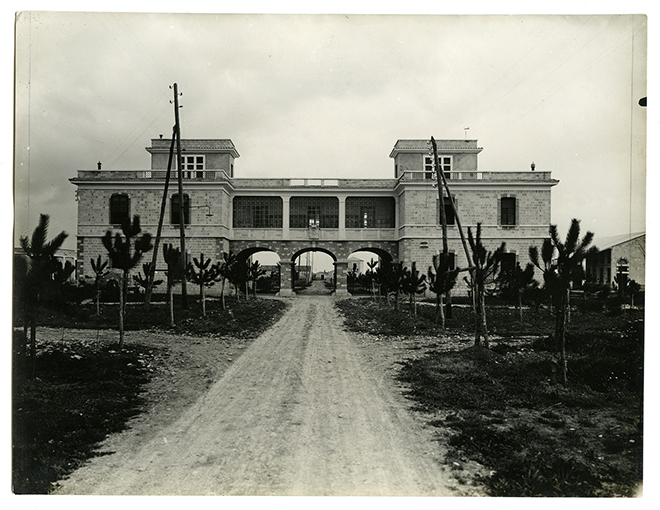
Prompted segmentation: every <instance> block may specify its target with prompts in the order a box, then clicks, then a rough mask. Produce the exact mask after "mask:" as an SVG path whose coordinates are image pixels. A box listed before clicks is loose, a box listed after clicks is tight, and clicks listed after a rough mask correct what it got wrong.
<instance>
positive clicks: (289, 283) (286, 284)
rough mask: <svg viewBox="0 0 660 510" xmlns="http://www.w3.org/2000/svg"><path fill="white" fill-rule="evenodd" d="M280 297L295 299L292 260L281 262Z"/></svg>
mask: <svg viewBox="0 0 660 510" xmlns="http://www.w3.org/2000/svg"><path fill="white" fill-rule="evenodd" d="M277 295H278V296H279V297H293V296H295V295H296V294H295V292H293V262H292V261H291V260H281V261H280V291H279V292H278V293H277Z"/></svg>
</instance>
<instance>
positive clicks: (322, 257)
mask: <svg viewBox="0 0 660 510" xmlns="http://www.w3.org/2000/svg"><path fill="white" fill-rule="evenodd" d="M336 262H337V257H336V256H335V254H334V253H332V252H331V251H330V250H327V249H324V248H319V247H307V248H302V249H299V250H297V251H296V252H294V253H293V255H292V256H291V288H292V293H295V294H296V295H330V294H333V293H334V292H335V290H336V282H337V276H336ZM282 282H283V285H284V280H282ZM280 295H282V293H280Z"/></svg>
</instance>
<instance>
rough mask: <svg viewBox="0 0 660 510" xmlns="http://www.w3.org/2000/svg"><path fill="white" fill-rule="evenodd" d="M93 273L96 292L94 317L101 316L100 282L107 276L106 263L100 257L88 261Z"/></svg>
mask: <svg viewBox="0 0 660 510" xmlns="http://www.w3.org/2000/svg"><path fill="white" fill-rule="evenodd" d="M89 262H90V263H91V265H92V271H93V272H94V289H95V291H96V315H97V316H100V315H101V282H102V281H103V278H105V277H106V276H108V269H107V268H108V261H107V260H101V255H99V256H98V257H96V260H94V259H89Z"/></svg>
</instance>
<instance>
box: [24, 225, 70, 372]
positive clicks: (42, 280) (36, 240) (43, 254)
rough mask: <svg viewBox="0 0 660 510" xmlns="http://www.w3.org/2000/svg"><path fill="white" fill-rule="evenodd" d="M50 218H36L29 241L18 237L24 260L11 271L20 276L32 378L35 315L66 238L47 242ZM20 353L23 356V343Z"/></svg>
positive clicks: (35, 347) (34, 360) (35, 326)
mask: <svg viewBox="0 0 660 510" xmlns="http://www.w3.org/2000/svg"><path fill="white" fill-rule="evenodd" d="M49 222H50V216H48V215H47V214H41V215H39V223H38V224H37V227H36V228H35V229H34V231H33V233H32V237H31V238H30V239H28V237H27V236H21V237H20V239H19V243H20V246H21V249H22V250H23V254H24V256H25V260H24V262H23V263H19V264H18V265H17V267H16V268H15V270H17V271H20V273H21V274H19V275H18V276H17V281H18V282H20V284H22V286H23V289H22V297H23V310H24V315H25V317H24V324H23V332H24V342H25V341H26V340H27V331H28V327H29V329H30V358H31V362H32V376H33V377H34V369H35V362H36V358H37V313H38V310H39V303H40V300H41V295H42V292H43V291H44V290H45V289H46V288H47V287H48V286H50V285H52V284H53V274H54V273H55V271H56V270H57V267H58V263H57V260H56V259H55V253H56V252H57V250H59V249H60V248H61V247H62V244H63V243H64V241H65V240H66V238H67V237H68V234H67V233H66V232H60V233H59V234H57V235H56V236H55V237H54V238H53V239H52V240H51V241H47V238H48V224H49ZM20 350H21V353H25V350H26V349H25V344H24V343H23V344H22V346H21V348H20Z"/></svg>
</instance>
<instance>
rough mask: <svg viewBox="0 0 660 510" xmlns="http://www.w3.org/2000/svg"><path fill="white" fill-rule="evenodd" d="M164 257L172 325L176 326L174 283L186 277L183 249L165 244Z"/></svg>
mask: <svg viewBox="0 0 660 510" xmlns="http://www.w3.org/2000/svg"><path fill="white" fill-rule="evenodd" d="M163 259H164V260H165V263H166V264H167V271H165V274H166V275H167V301H168V304H169V306H170V326H172V327H174V326H175V325H176V324H175V322H174V284H175V283H176V282H178V281H180V280H182V279H183V277H184V268H183V260H181V249H180V248H175V247H174V245H172V244H170V243H165V244H164V245H163Z"/></svg>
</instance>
